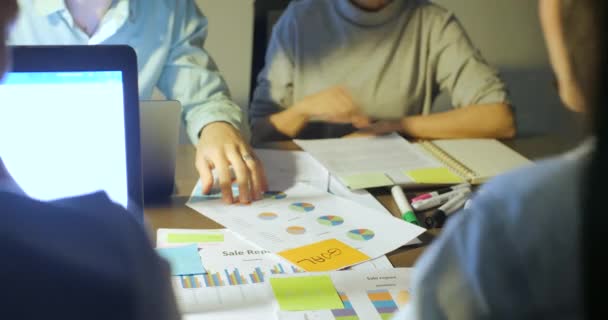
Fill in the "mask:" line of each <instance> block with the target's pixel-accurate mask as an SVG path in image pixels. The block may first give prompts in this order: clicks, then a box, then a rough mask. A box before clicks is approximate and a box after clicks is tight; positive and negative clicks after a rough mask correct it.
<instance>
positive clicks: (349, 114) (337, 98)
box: [293, 86, 370, 128]
mask: <svg viewBox="0 0 608 320" xmlns="http://www.w3.org/2000/svg"><path fill="white" fill-rule="evenodd" d="M293 108H294V109H295V111H297V112H298V113H300V114H303V115H306V116H307V117H308V118H310V119H315V120H321V121H325V122H331V123H350V124H352V125H353V126H355V127H356V128H365V127H367V126H368V125H369V124H370V119H369V117H368V116H367V115H365V114H364V113H363V111H361V109H360V108H359V107H358V106H357V105H356V104H355V102H354V101H353V99H352V97H351V95H350V93H349V92H348V90H346V89H345V88H343V87H339V86H336V87H331V88H329V89H326V90H323V91H321V92H319V93H316V94H313V95H311V96H308V97H306V98H304V99H302V100H301V101H300V102H298V103H296V104H295V105H294V106H293Z"/></svg>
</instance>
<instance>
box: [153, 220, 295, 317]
mask: <svg viewBox="0 0 608 320" xmlns="http://www.w3.org/2000/svg"><path fill="white" fill-rule="evenodd" d="M156 239H157V246H158V247H160V248H168V247H174V246H182V245H184V244H187V243H188V244H191V243H196V244H197V245H198V248H199V255H200V258H201V260H202V261H203V263H204V264H205V267H206V270H207V273H206V274H201V275H184V276H178V277H173V278H172V280H173V288H174V291H175V295H176V299H177V303H178V306H179V309H180V311H181V312H182V313H186V314H191V313H200V314H199V315H189V316H188V317H187V318H188V319H190V318H191V319H201V320H202V319H238V315H242V316H243V317H245V316H246V315H247V316H246V318H247V319H271V318H272V317H273V314H274V312H275V306H274V302H273V300H274V299H273V298H272V295H271V294H270V293H269V292H267V291H265V290H264V288H262V287H260V286H259V285H257V284H262V283H264V282H266V281H267V280H268V278H269V277H270V275H271V274H290V273H297V272H302V270H301V269H299V268H296V267H295V266H294V265H292V264H290V263H289V262H286V261H285V260H282V259H281V258H280V257H278V256H276V255H274V254H272V253H271V252H270V251H268V250H264V249H261V248H260V247H258V246H256V245H254V244H252V243H251V242H249V241H246V240H244V239H242V238H241V237H239V236H238V235H236V234H234V233H233V232H231V231H230V230H226V229H219V230H189V229H159V230H158V231H157V235H156ZM256 315H259V317H256Z"/></svg>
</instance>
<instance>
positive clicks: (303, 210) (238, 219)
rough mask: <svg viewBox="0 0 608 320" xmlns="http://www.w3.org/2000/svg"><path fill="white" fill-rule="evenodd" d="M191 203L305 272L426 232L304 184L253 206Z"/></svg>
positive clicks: (354, 260)
mask: <svg viewBox="0 0 608 320" xmlns="http://www.w3.org/2000/svg"><path fill="white" fill-rule="evenodd" d="M187 205H188V206H189V207H191V208H193V209H194V210H197V211H198V212H201V213H202V214H204V215H206V216H207V217H209V218H211V219H213V220H215V221H217V222H219V223H220V224H222V225H224V226H225V227H227V228H229V229H230V230H232V231H234V232H236V233H238V234H239V235H241V236H243V237H244V238H246V239H247V240H250V241H252V242H253V243H255V244H256V245H258V246H260V247H261V248H264V249H266V250H269V251H271V252H273V253H276V254H278V255H279V256H281V257H283V258H285V259H287V260H288V261H290V262H292V263H293V264H295V265H296V266H297V267H299V268H301V269H304V270H306V271H331V270H338V269H343V268H345V267H349V266H352V265H355V264H359V263H361V262H365V261H367V260H370V259H373V258H377V257H380V256H383V255H385V254H386V253H388V252H390V251H393V250H395V249H397V248H399V247H401V246H402V245H405V244H406V243H408V242H410V241H411V240H413V239H415V238H416V237H418V236H419V235H420V234H421V233H423V232H424V231H425V229H423V228H420V227H418V226H415V225H413V224H410V223H407V222H405V221H403V220H400V219H397V218H395V217H392V216H389V215H387V214H383V213H381V212H378V211H377V210H373V209H370V208H367V207H363V206H361V205H359V204H357V203H354V202H352V201H349V200H346V199H343V198H340V197H336V196H334V195H331V194H329V193H327V192H324V191H321V190H317V189H315V188H312V187H310V186H308V185H305V184H296V185H295V186H294V187H292V188H289V189H287V190H284V191H275V192H269V193H267V195H266V197H265V199H263V200H260V201H256V202H254V203H252V204H250V205H238V204H237V205H231V206H226V205H225V204H224V203H222V202H221V200H214V199H207V200H204V199H201V198H200V197H193V198H191V200H190V201H189V202H188V204H187ZM370 217H373V218H370ZM204 263H205V262H204ZM205 266H206V267H207V264H206V263H205Z"/></svg>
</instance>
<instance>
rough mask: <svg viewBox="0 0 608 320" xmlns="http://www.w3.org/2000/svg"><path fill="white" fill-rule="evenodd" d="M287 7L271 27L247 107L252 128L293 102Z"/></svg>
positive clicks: (291, 25) (292, 26)
mask: <svg viewBox="0 0 608 320" xmlns="http://www.w3.org/2000/svg"><path fill="white" fill-rule="evenodd" d="M292 17H293V13H292V10H290V9H289V8H288V9H287V10H286V11H285V12H284V13H283V15H282V16H281V18H280V19H279V21H277V23H276V25H275V26H274V28H273V31H272V36H271V38H270V42H269V44H268V48H267V50H266V57H265V65H264V68H263V69H262V71H261V72H260V73H259V75H258V77H257V84H256V88H255V90H254V93H253V99H252V102H251V106H250V108H249V117H250V121H251V124H252V127H253V128H255V126H256V122H257V121H259V120H262V119H264V118H266V117H269V116H270V115H272V114H274V113H277V112H280V111H283V110H285V109H287V108H288V107H290V106H291V105H292V104H293V102H294V101H293V85H294V83H293V73H294V57H293V47H292V46H293V45H292V43H293V41H295V39H294V37H293V36H292V35H293V33H294V32H295V23H293V21H292Z"/></svg>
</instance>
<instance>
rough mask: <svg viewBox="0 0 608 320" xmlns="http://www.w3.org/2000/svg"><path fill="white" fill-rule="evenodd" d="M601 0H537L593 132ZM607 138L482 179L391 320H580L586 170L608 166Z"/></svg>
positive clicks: (601, 121)
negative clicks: (407, 300) (607, 157)
mask: <svg viewBox="0 0 608 320" xmlns="http://www.w3.org/2000/svg"><path fill="white" fill-rule="evenodd" d="M602 2H603V1H595V0H559V1H558V0H540V1H539V3H540V13H541V21H542V26H543V30H544V33H545V39H546V43H547V47H548V49H549V55H550V60H551V63H552V65H553V69H554V70H555V73H556V76H557V80H558V85H559V93H560V96H561V98H562V101H563V102H564V104H565V105H566V106H567V107H568V108H570V109H572V110H574V111H581V112H582V111H588V112H589V113H593V114H594V117H596V118H598V120H596V122H595V126H594V128H593V129H594V130H597V132H601V130H602V128H605V127H606V125H607V123H606V120H607V119H606V118H605V117H604V118H601V116H603V115H604V112H603V111H602V112H599V113H598V112H597V110H599V108H600V107H602V106H600V105H599V103H600V99H599V96H600V92H601V91H600V90H599V86H598V85H597V83H599V82H600V80H604V81H605V80H606V79H605V77H604V78H602V79H601V78H600V77H601V76H602V75H603V76H606V74H605V72H606V70H605V69H602V68H605V66H604V65H603V64H602V63H601V62H600V61H602V58H601V56H602V55H603V52H605V48H606V46H607V44H608V43H607V42H602V41H601V39H605V38H602V37H605V36H606V34H605V33H606V27H605V25H600V23H601V22H603V21H606V20H605V19H606V18H607V17H608V15H607V13H606V6H605V5H604V4H602ZM602 6H603V7H602ZM604 41H605V40H604ZM601 72H604V74H602V73H601ZM602 85H604V86H605V85H606V83H602ZM586 113H587V112H586ZM607 143H608V136H606V135H605V133H604V136H602V135H597V139H596V140H595V141H594V139H590V140H588V141H587V142H586V143H584V144H583V145H582V146H580V147H579V148H578V149H576V150H575V151H573V152H570V153H568V154H566V155H562V156H560V157H557V158H554V159H548V160H545V161H542V162H540V163H538V164H537V165H535V166H532V167H528V168H522V169H520V170H518V171H516V172H513V173H510V174H507V175H505V176H501V177H498V178H497V179H495V180H493V181H491V182H489V183H488V184H487V185H485V186H483V187H482V188H481V189H480V190H479V192H478V193H477V194H476V195H475V197H473V199H472V201H471V205H470V206H468V207H467V208H466V209H464V210H462V211H460V212H458V213H456V214H454V215H453V216H452V217H450V219H449V220H448V224H447V226H446V227H445V229H444V230H443V231H442V233H441V235H440V236H439V238H438V239H437V240H436V241H435V242H434V243H433V244H432V245H431V246H430V247H429V248H428V250H427V251H426V252H425V253H424V255H423V256H422V257H421V258H420V260H419V261H418V262H417V264H416V267H415V272H414V275H413V283H412V292H411V294H412V301H410V304H409V305H407V306H406V307H405V308H404V310H403V311H402V313H400V314H398V315H397V316H396V317H395V319H582V318H583V315H584V314H585V312H586V309H585V308H584V306H583V304H584V300H583V290H584V289H585V288H586V286H584V285H583V283H584V282H583V280H584V279H583V275H584V272H583V270H584V269H583V264H582V261H583V258H584V257H583V252H584V251H583V249H584V247H583V241H582V239H583V235H584V233H583V232H582V229H583V224H584V222H585V219H588V218H590V217H591V215H592V214H593V213H592V212H589V211H588V210H587V209H590V208H593V206H592V205H589V204H588V203H586V201H587V200H589V199H593V194H594V192H598V195H599V193H600V192H601V191H600V190H598V189H595V188H591V187H590V182H591V181H593V180H594V178H592V177H591V175H590V173H591V172H594V174H599V173H601V172H605V171H606V162H603V163H602V162H598V160H597V159H600V158H598V157H600V156H602V155H606V151H607V150H606V149H605V148H606V146H605V145H606V144H607ZM602 157H603V156H602ZM591 166H595V169H599V170H595V169H594V170H591ZM598 179H600V178H598ZM603 183H605V180H604V181H603ZM596 196H597V195H596ZM602 196H603V194H602ZM604 197H605V196H604ZM596 200H600V199H599V197H598V198H596ZM598 203H599V202H598ZM602 209H603V208H602ZM598 213H600V214H605V209H603V210H601V211H600V212H598ZM594 223H595V222H594ZM602 227H605V226H602ZM603 243H605V242H602V245H603ZM602 250H603V248H602ZM602 271H604V272H605V270H602Z"/></svg>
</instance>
